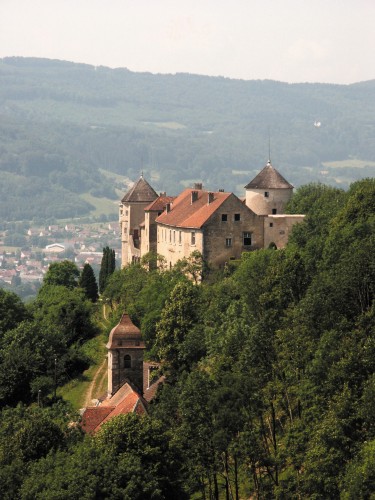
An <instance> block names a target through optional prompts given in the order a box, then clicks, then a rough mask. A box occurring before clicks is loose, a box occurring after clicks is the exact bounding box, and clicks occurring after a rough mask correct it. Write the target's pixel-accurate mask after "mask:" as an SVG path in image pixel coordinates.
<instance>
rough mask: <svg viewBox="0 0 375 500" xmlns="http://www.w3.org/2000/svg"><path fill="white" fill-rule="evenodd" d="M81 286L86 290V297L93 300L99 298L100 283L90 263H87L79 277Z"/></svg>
mask: <svg viewBox="0 0 375 500" xmlns="http://www.w3.org/2000/svg"><path fill="white" fill-rule="evenodd" d="M79 286H80V287H81V288H83V289H84V290H85V294H86V297H87V298H88V299H90V300H91V301H92V302H96V301H97V300H98V285H97V283H96V278H95V274H94V271H93V269H92V267H91V266H90V264H85V265H84V266H83V269H82V273H81V276H80V278H79Z"/></svg>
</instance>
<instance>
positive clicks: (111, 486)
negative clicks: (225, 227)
mask: <svg viewBox="0 0 375 500" xmlns="http://www.w3.org/2000/svg"><path fill="white" fill-rule="evenodd" d="M289 211H290V212H292V213H293V212H295V213H301V212H302V213H306V214H307V217H306V219H305V221H304V222H303V223H301V224H300V225H298V226H295V227H294V229H293V234H292V237H291V239H290V242H289V244H288V246H287V248H286V249H285V250H273V249H268V250H259V251H254V252H250V253H245V254H243V257H242V259H241V261H239V262H233V263H232V264H231V266H230V267H229V268H227V269H225V270H223V271H222V272H220V273H213V272H210V271H209V270H208V269H207V268H205V267H204V266H203V267H202V262H201V260H200V256H199V255H197V254H195V255H193V256H192V257H191V258H190V259H188V260H186V261H181V262H180V263H179V264H178V265H176V266H175V267H174V268H172V269H170V270H169V269H168V270H166V269H163V268H162V266H161V267H160V268H159V269H158V270H156V269H154V266H153V265H152V264H153V259H154V258H156V257H155V256H152V255H150V256H149V259H148V260H147V259H144V261H143V262H142V264H140V265H132V266H129V267H126V268H124V269H123V270H121V271H115V272H114V273H113V274H112V275H111V277H110V278H109V280H108V284H107V286H106V289H105V291H104V294H103V296H102V298H103V299H105V300H106V302H107V304H110V305H111V306H112V308H113V321H114V322H115V321H116V318H118V317H119V315H120V314H121V313H122V312H123V311H124V310H125V311H127V312H128V313H129V314H130V315H131V317H132V320H133V321H134V322H135V323H136V324H137V325H139V326H140V328H141V330H142V332H143V334H144V337H145V340H146V342H147V347H148V356H149V357H150V358H152V359H159V360H160V361H161V363H162V371H163V373H164V374H165V375H166V377H167V379H166V382H165V384H164V385H163V387H162V389H161V391H160V392H159V393H158V397H157V399H156V400H155V401H154V402H153V403H152V404H151V407H150V415H149V416H147V417H137V416H135V415H127V416H120V417H117V418H115V419H113V420H112V421H110V422H108V423H107V424H105V425H103V427H102V430H101V431H99V433H98V434H97V435H96V436H95V437H89V436H86V437H85V438H83V437H82V435H81V434H80V433H79V431H78V430H77V429H75V428H74V427H72V426H69V427H67V420H68V419H71V418H72V415H71V414H69V411H68V409H67V408H66V406H63V402H59V404H56V403H55V404H53V400H54V398H53V395H50V396H49V397H44V399H43V405H44V407H43V408H41V407H38V406H37V405H36V404H35V403H34V405H31V406H29V407H20V406H18V407H17V408H16V407H15V406H16V404H17V401H23V402H24V403H25V404H29V403H30V401H32V400H34V401H36V394H37V391H38V387H39V385H40V384H41V383H42V381H43V380H44V379H43V377H47V380H48V377H49V378H50V379H51V375H52V376H53V363H52V365H51V362H50V361H48V362H44V361H43V360H44V359H45V358H44V357H43V356H44V354H45V352H50V351H51V349H52V346H54V345H56V346H59V347H58V348H59V349H63V348H64V349H65V350H62V351H61V352H63V353H67V354H66V355H67V358H66V359H67V361H68V360H71V359H72V358H71V356H72V353H73V352H76V353H77V352H78V353H79V349H78V347H79V342H78V343H77V340H79V339H80V338H81V339H82V331H81V333H79V332H78V331H77V330H76V329H75V328H71V326H69V325H72V324H74V323H68V322H65V321H64V322H63V323H62V325H66V328H65V326H62V327H61V328H62V329H61V332H60V330H58V331H57V330H56V328H50V327H52V326H55V325H56V318H57V317H59V315H60V317H61V318H65V317H66V315H68V318H69V319H71V317H72V316H71V312H72V311H74V310H77V312H78V311H79V310H82V309H81V308H82V307H83V304H85V303H86V302H85V300H84V297H83V296H82V291H80V289H79V288H76V286H77V284H76V278H77V277H75V278H74V276H75V273H74V269H72V268H70V267H69V265H68V264H65V267H64V269H62V268H61V267H60V265H57V266H56V267H55V268H54V269H53V272H51V273H50V275H49V278H48V279H47V282H45V283H44V285H43V287H42V289H41V291H40V293H39V295H38V298H37V299H36V302H35V304H34V305H32V306H31V307H30V308H28V309H26V308H25V307H24V306H23V305H22V303H20V301H19V300H16V299H15V298H14V296H12V295H9V294H5V295H4V296H1V301H0V307H1V304H7V305H6V307H5V306H4V310H9V309H10V308H11V310H12V311H13V313H12V314H10V315H8V316H7V317H6V318H5V320H4V321H3V322H2V323H1V324H0V331H1V349H0V359H1V365H0V370H1V371H0V402H1V405H2V407H3V410H2V415H1V420H0V461H1V467H0V485H1V491H2V492H3V494H4V492H5V496H4V498H17V497H20V498H25V499H34V498H64V499H66V498H68V499H75V498H78V497H79V498H84V499H91V498H126V499H132V500H133V499H151V498H158V499H163V498H165V499H168V498H169V499H175V498H179V499H183V498H215V499H218V498H227V499H229V498H233V499H239V498H250V497H252V498H261V499H273V498H279V499H289V498H309V499H327V498H343V499H354V498H355V499H357V498H358V499H359V498H372V496H373V495H374V494H375V453H374V452H375V408H374V401H375V375H374V368H375V337H374V332H375V309H374V308H375V305H374V295H375V252H374V248H375V181H374V179H366V180H362V181H358V182H356V183H354V184H352V185H351V187H350V189H349V190H348V191H342V190H340V189H337V188H334V187H328V186H324V185H321V184H309V185H306V186H303V187H302V188H300V189H299V190H298V191H297V193H296V194H295V196H294V197H293V198H292V200H291V202H290V205H289ZM159 264H162V260H161V259H159ZM150 269H151V270H150ZM62 270H64V272H61V271H62ZM202 272H203V274H204V280H203V282H202V283H200V284H198V283H199V275H200V274H201V273H202ZM187 275H189V276H190V278H191V277H193V279H188V278H187ZM67 276H68V277H69V280H67ZM72 277H73V279H71V278H72ZM61 280H62V281H61ZM64 287H67V288H66V293H65V294H64V293H63V289H64ZM68 292H69V293H68ZM12 297H13V299H12ZM59 297H60V298H59ZM68 298H69V300H70V301H71V303H72V305H73V304H76V306H75V307H67V304H66V301H67V300H68ZM11 299H12V300H11ZM60 301H61V305H62V304H64V305H63V307H61V306H60V305H59V304H60ZM78 304H81V306H80V307H79V308H78V309H77V307H78ZM69 311H70V313H69ZM83 311H86V309H84V310H83ZM68 313H69V314H68ZM79 317H82V318H87V315H86V313H83V312H82V316H81V315H78V316H76V318H77V319H76V320H78V318H79ZM85 321H86V320H85ZM78 324H81V322H80V321H79V322H78ZM87 325H88V327H87V330H86V331H87V332H90V331H92V330H90V328H91V327H89V324H88V323H87ZM72 332H73V333H72ZM57 339H60V340H59V342H57ZM74 346H75V348H76V351H74ZM48 349H49V351H48ZM77 349H78V350H77ZM68 354H69V355H68ZM64 356H65V354H64ZM47 359H48V360H50V359H51V356H48V357H47ZM15 360H16V361H17V362H16V363H15V362H14V361H15ZM70 362H71V361H70ZM10 382H13V386H12V385H9V384H10ZM18 384H22V391H20V390H17V386H18ZM38 384H39V385H38ZM50 384H51V380H50ZM9 387H13V389H12V390H10V389H9ZM44 391H45V390H44ZM44 394H45V392H44ZM6 405H8V408H7V409H5V406H6ZM40 422H43V425H40Z"/></svg>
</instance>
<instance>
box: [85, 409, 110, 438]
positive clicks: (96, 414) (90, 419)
mask: <svg viewBox="0 0 375 500" xmlns="http://www.w3.org/2000/svg"><path fill="white" fill-rule="evenodd" d="M114 409H115V406H93V407H88V408H86V410H85V412H84V414H83V415H82V422H81V427H82V429H83V430H84V431H85V432H88V433H91V432H95V429H96V427H97V426H98V425H100V424H101V423H102V422H103V420H104V419H105V418H106V417H107V416H108V415H109V414H110V413H111V412H112V411H113V410H114Z"/></svg>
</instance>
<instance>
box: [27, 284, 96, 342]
mask: <svg viewBox="0 0 375 500" xmlns="http://www.w3.org/2000/svg"><path fill="white" fill-rule="evenodd" d="M32 311H33V314H34V318H35V319H36V321H38V322H39V324H41V325H43V326H44V327H46V328H48V329H50V328H53V329H54V330H55V331H56V332H59V333H60V335H62V336H63V338H64V340H65V342H66V344H67V345H68V346H69V345H71V344H72V343H73V342H76V341H77V340H82V339H87V338H90V337H91V336H92V335H93V334H94V332H95V328H94V326H93V323H92V321H91V312H92V304H91V303H90V302H89V301H88V300H87V299H86V297H85V294H84V291H83V290H82V289H80V288H76V289H73V290H71V289H68V288H66V287H65V286H61V285H44V286H43V287H42V288H41V289H40V290H39V293H38V296H37V298H36V300H35V302H34V303H33V304H32Z"/></svg>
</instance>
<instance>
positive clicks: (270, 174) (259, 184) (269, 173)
mask: <svg viewBox="0 0 375 500" xmlns="http://www.w3.org/2000/svg"><path fill="white" fill-rule="evenodd" d="M245 189H293V185H292V184H290V183H289V182H288V181H287V180H286V179H285V178H284V177H283V176H282V175H281V174H280V172H279V171H278V170H276V168H274V167H273V166H272V164H271V161H268V163H267V165H266V166H265V167H264V168H263V169H262V170H261V171H260V172H259V174H258V175H256V176H255V177H254V179H253V180H252V181H250V182H249V184H247V185H246V186H245Z"/></svg>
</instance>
